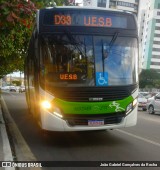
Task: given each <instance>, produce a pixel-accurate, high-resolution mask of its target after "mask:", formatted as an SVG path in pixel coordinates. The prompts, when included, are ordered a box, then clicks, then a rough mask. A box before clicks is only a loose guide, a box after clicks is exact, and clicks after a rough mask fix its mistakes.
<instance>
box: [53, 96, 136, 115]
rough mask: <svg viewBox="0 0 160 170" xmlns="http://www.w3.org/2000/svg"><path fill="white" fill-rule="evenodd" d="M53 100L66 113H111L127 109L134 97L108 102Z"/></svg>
mask: <svg viewBox="0 0 160 170" xmlns="http://www.w3.org/2000/svg"><path fill="white" fill-rule="evenodd" d="M53 102H54V105H55V106H56V107H58V108H60V109H61V111H62V112H63V113H64V114H110V113H115V112H123V111H125V110H126V108H127V106H128V105H129V104H130V103H131V102H133V97H132V96H129V97H127V98H125V99H123V100H117V101H108V102H68V101H63V100H61V99H58V98H56V99H54V101H53Z"/></svg>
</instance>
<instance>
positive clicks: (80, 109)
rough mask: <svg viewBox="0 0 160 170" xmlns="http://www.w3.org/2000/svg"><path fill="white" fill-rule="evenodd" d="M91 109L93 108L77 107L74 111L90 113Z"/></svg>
mask: <svg viewBox="0 0 160 170" xmlns="http://www.w3.org/2000/svg"><path fill="white" fill-rule="evenodd" d="M91 109H92V108H91V107H90V106H77V107H75V108H74V110H76V111H89V110H91Z"/></svg>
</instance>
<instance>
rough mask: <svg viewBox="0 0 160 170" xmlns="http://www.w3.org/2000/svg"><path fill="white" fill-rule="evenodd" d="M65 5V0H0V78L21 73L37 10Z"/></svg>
mask: <svg viewBox="0 0 160 170" xmlns="http://www.w3.org/2000/svg"><path fill="white" fill-rule="evenodd" d="M54 2H56V3H57V5H62V4H63V3H65V4H67V2H68V1H67V0H55V1H54V0H32V1H31V0H8V1H7V2H6V0H0V37H1V38H0V64H1V65H0V78H1V77H3V76H4V75H6V74H9V73H11V72H13V71H18V70H19V71H23V65H24V58H25V55H26V52H27V47H28V43H29V40H30V37H31V32H32V29H33V22H34V18H35V12H36V10H37V9H39V8H43V7H46V6H52V5H53V4H54Z"/></svg>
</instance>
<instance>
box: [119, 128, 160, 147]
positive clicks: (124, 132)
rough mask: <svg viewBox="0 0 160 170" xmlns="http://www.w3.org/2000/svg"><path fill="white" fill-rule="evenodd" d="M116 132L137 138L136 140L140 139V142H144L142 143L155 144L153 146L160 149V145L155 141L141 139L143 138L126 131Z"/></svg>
mask: <svg viewBox="0 0 160 170" xmlns="http://www.w3.org/2000/svg"><path fill="white" fill-rule="evenodd" d="M116 131H118V132H121V133H123V134H125V135H128V136H131V137H134V138H136V139H139V140H142V141H144V142H147V143H150V144H153V145H156V146H158V147H160V143H157V142H154V141H152V140H149V139H146V138H143V137H141V136H137V135H134V134H132V133H129V132H126V131H123V130H120V129H116Z"/></svg>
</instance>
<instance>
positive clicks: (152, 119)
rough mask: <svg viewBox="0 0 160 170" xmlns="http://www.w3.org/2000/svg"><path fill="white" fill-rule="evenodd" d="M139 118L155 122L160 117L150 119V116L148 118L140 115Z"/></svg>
mask: <svg viewBox="0 0 160 170" xmlns="http://www.w3.org/2000/svg"><path fill="white" fill-rule="evenodd" d="M140 118H141V119H143V120H147V121H152V122H156V123H160V119H156V120H155V119H152V118H150V117H149V118H148V117H143V116H140Z"/></svg>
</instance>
